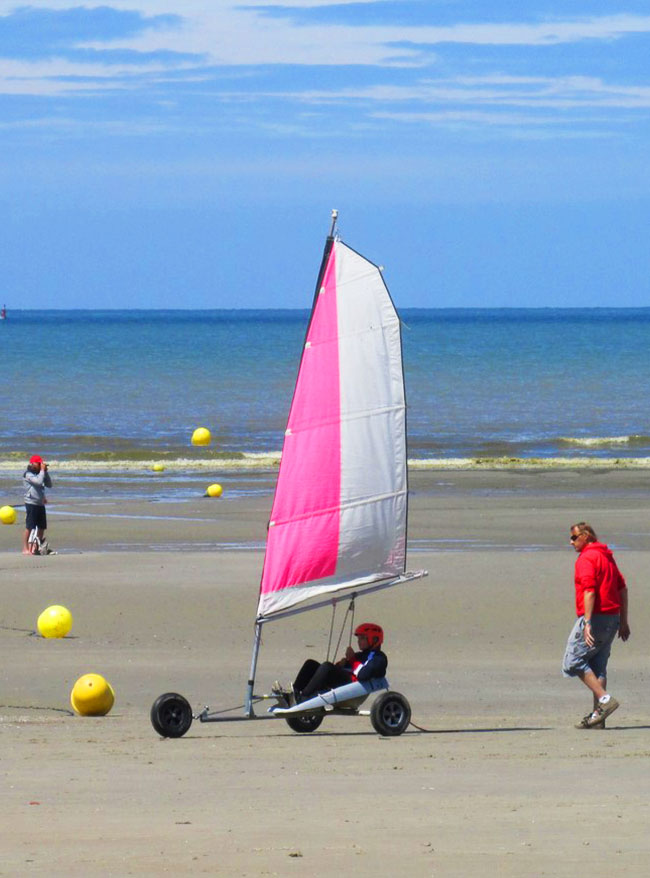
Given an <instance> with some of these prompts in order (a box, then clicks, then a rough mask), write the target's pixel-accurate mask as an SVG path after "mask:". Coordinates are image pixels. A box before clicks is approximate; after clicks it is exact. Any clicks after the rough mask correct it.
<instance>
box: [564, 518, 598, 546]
mask: <svg viewBox="0 0 650 878" xmlns="http://www.w3.org/2000/svg"><path fill="white" fill-rule="evenodd" d="M570 530H577V531H578V533H581V534H588V535H589V542H590V543H595V542H596V540H597V539H598V537H597V536H596V531H595V530H594V529H593V527H592V526H591V525H590V524H587V522H586V521H579V522H578V523H577V524H572V525H571V527H570Z"/></svg>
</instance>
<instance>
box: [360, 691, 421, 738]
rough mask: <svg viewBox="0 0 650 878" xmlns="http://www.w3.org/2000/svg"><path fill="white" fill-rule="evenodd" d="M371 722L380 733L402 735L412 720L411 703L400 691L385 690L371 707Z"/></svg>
mask: <svg viewBox="0 0 650 878" xmlns="http://www.w3.org/2000/svg"><path fill="white" fill-rule="evenodd" d="M370 722H371V723H372V726H373V728H374V730H375V731H376V732H379V734H380V735H388V736H393V735H401V734H402V732H403V731H405V730H406V728H407V726H408V724H409V723H410V722H411V705H410V704H409V703H408V701H407V700H406V698H404V696H403V695H400V693H399V692H384V694H383V695H380V696H379V698H377V699H376V700H375V702H374V704H373V705H372V707H371V709H370Z"/></svg>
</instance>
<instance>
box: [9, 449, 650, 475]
mask: <svg viewBox="0 0 650 878" xmlns="http://www.w3.org/2000/svg"><path fill="white" fill-rule="evenodd" d="M280 457H281V454H280V452H279V451H278V452H274V451H269V452H261V453H246V454H239V455H238V456H237V457H233V458H229V457H221V458H219V459H214V458H212V459H208V460H200V459H199V460H197V459H189V458H175V459H173V460H169V459H163V460H161V459H160V458H151V459H150V460H119V459H115V458H113V459H111V460H83V459H79V458H75V459H70V460H56V459H51V460H50V461H49V464H50V467H51V469H52V471H53V472H61V473H77V472H83V473H142V472H143V471H145V472H147V471H150V470H151V469H152V467H153V465H154V464H155V463H163V465H164V467H165V471H166V472H168V473H180V472H199V473H200V472H206V471H208V472H232V471H235V472H236V471H241V470H249V471H250V470H257V471H277V468H278V465H279V463H280ZM408 465H409V468H410V469H413V470H432V471H435V470H516V469H517V470H521V469H524V470H561V469H590V470H597V469H612V468H615V469H648V468H650V457H586V456H580V457H435V458H412V459H409V461H408ZM16 466H17V461H16V460H7V459H4V460H0V474H3V475H12V476H13V475H15V473H16ZM152 477H153V474H152Z"/></svg>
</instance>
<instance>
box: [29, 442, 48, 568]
mask: <svg viewBox="0 0 650 878" xmlns="http://www.w3.org/2000/svg"><path fill="white" fill-rule="evenodd" d="M23 486H24V489H25V512H26V515H25V533H24V534H23V555H29V554H31V552H30V551H29V535H30V533H31V532H32V531H33V530H34V528H36V532H37V534H38V538H39V540H41V541H42V540H43V537H44V536H45V531H46V529H47V516H46V514H45V504H46V503H47V499H46V497H45V489H46V488H51V487H52V479H51V478H50V474H49V473H48V471H47V464H46V463H45V461H44V460H43V458H42V457H40V455H38V454H33V455H32V456H31V457H30V458H29V464H28V466H27V469H26V470H25V473H24V475H23Z"/></svg>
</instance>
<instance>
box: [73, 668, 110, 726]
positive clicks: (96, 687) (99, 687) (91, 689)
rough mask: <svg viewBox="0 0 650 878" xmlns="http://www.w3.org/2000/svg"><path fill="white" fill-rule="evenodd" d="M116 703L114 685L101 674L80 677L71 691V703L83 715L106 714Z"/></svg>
mask: <svg viewBox="0 0 650 878" xmlns="http://www.w3.org/2000/svg"><path fill="white" fill-rule="evenodd" d="M114 703H115V693H114V692H113V687H112V686H111V684H110V683H109V682H108V680H106V679H105V678H104V677H102V675H101V674H84V675H83V677H79V679H78V680H77V682H76V683H75V684H74V686H73V687H72V692H71V693H70V704H71V705H72V706H73V708H74V709H75V710H76V711H77V713H78V714H80V715H81V716H106V714H107V713H108V711H109V710H110V709H111V707H112V706H113V704H114Z"/></svg>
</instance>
